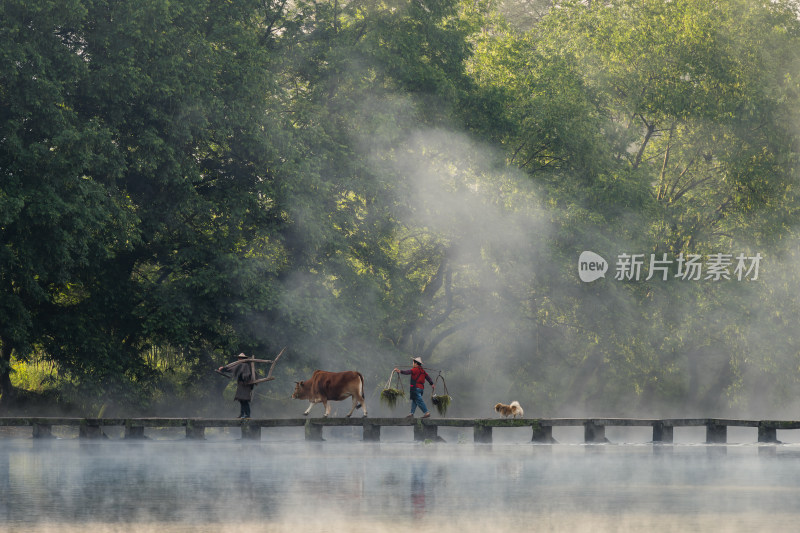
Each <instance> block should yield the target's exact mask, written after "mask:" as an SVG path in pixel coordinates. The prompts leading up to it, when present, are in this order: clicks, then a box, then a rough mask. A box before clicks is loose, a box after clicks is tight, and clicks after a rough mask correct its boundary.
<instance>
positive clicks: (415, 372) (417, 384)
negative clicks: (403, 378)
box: [394, 357, 436, 418]
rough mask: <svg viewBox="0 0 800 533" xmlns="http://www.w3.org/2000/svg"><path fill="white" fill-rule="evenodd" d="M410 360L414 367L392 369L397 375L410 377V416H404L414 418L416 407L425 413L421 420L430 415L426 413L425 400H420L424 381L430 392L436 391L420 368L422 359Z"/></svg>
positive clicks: (429, 378) (428, 377) (426, 374)
mask: <svg viewBox="0 0 800 533" xmlns="http://www.w3.org/2000/svg"><path fill="white" fill-rule="evenodd" d="M411 360H412V361H413V362H414V366H413V367H412V368H410V369H409V370H400V369H398V368H395V369H394V371H395V372H397V373H398V374H405V375H409V374H410V375H411V391H410V392H411V414H408V415H406V418H413V417H414V411H416V410H417V406H419V408H420V409H422V412H423V413H425V414H424V415H422V418H428V417H429V416H431V413H430V411H428V406H427V405H425V400H423V399H422V391H423V390H424V389H425V381H427V382H428V383H430V384H431V390H436V385H434V383H433V380H432V379H431V377H430V376H429V375H428V373H427V372H425V369H424V368H422V359H421V358H419V357H413V358H412V359H411Z"/></svg>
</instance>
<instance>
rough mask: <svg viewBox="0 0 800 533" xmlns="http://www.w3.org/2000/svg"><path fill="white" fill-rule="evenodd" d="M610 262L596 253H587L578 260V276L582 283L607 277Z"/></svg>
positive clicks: (583, 253)
mask: <svg viewBox="0 0 800 533" xmlns="http://www.w3.org/2000/svg"><path fill="white" fill-rule="evenodd" d="M607 270H608V262H607V261H606V260H605V259H603V258H602V257H600V256H599V255H597V254H596V253H594V252H589V251H585V252H582V253H581V256H580V257H579V258H578V275H579V276H580V277H581V281H585V282H587V283H588V282H590V281H594V280H596V279H599V278H604V277H606V271H607Z"/></svg>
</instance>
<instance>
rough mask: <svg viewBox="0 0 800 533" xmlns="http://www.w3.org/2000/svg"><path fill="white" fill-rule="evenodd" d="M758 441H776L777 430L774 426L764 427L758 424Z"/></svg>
mask: <svg viewBox="0 0 800 533" xmlns="http://www.w3.org/2000/svg"><path fill="white" fill-rule="evenodd" d="M758 442H769V443H777V442H778V430H777V429H776V428H771V427H766V426H762V425H760V424H759V426H758Z"/></svg>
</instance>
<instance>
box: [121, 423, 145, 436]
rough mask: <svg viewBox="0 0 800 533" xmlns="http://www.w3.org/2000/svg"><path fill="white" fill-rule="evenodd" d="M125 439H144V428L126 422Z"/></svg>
mask: <svg viewBox="0 0 800 533" xmlns="http://www.w3.org/2000/svg"><path fill="white" fill-rule="evenodd" d="M125 438H126V439H143V438H144V426H134V425H133V424H131V422H130V420H126V421H125Z"/></svg>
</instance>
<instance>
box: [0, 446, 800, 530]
mask: <svg viewBox="0 0 800 533" xmlns="http://www.w3.org/2000/svg"><path fill="white" fill-rule="evenodd" d="M712 451H713V452H714V453H710V452H712ZM720 451H721V449H720V448H716V449H713V450H710V449H706V447H704V446H700V447H697V446H674V447H669V450H662V451H661V452H659V453H656V450H655V449H654V448H653V447H651V446H635V445H629V446H621V447H615V446H604V445H601V446H597V445H595V446H569V445H564V446H555V447H552V446H536V445H528V446H520V445H519V444H510V445H509V444H492V445H472V444H466V443H465V444H449V445H446V446H440V445H424V444H421V443H418V444H413V445H412V444H409V443H407V442H394V443H393V442H388V443H380V444H373V445H367V444H363V443H359V442H353V441H351V440H342V439H336V438H331V439H330V440H329V441H328V442H325V443H320V444H311V443H303V442H298V441H296V440H292V439H287V440H283V439H279V440H275V441H271V442H267V441H264V442H261V443H255V442H250V443H245V442H236V441H226V440H220V441H213V440H209V441H207V442H196V443H187V442H175V441H151V442H144V443H142V442H140V443H130V442H105V443H102V442H93V443H78V442H77V441H69V440H60V441H56V442H49V443H37V444H36V445H32V443H31V442H30V441H27V442H26V441H25V440H10V441H9V440H6V441H4V445H3V447H2V448H0V494H2V496H3V497H2V499H0V524H2V526H3V528H4V531H10V532H17V531H26V532H30V531H36V532H48V533H49V532H54V531H77V530H78V528H83V529H84V530H85V528H86V527H91V528H92V529H93V530H94V531H99V532H102V533H106V532H113V531H135V532H150V531H170V532H172V531H189V530H191V531H198V532H205V531H209V532H210V531H234V530H241V529H242V528H245V529H247V530H248V531H298V530H300V531H343V530H348V531H378V532H381V531H400V530H402V529H407V528H408V527H409V521H410V522H413V525H414V528H415V529H418V530H420V531H426V532H427V531H431V532H433V531H467V532H472V531H484V530H486V529H487V528H488V529H491V530H492V531H518V530H519V529H520V528H523V529H530V528H531V527H532V525H535V527H536V530H537V531H552V532H561V531H563V532H567V531H569V532H589V531H591V532H597V531H601V532H602V531H641V530H642V529H658V530H671V531H677V530H681V531H686V530H693V529H694V530H708V529H711V528H712V527H713V528H714V529H716V530H721V531H732V532H733V531H752V530H754V529H755V530H758V529H759V527H763V526H764V524H769V526H770V527H771V528H773V527H783V526H786V527H789V525H790V524H791V522H792V521H796V519H797V509H796V501H797V494H798V491H800V486H798V483H797V479H798V476H797V472H796V470H797V462H796V461H795V460H794V458H795V457H796V453H797V452H796V450H794V449H793V448H791V447H790V448H786V447H783V449H782V450H780V451H779V452H778V453H777V454H775V455H762V454H761V453H760V452H759V447H758V446H746V447H736V446H728V447H727V453H719V452H720ZM476 478H477V479H480V482H476Z"/></svg>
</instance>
